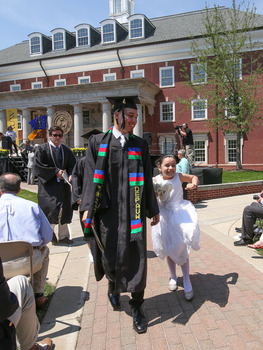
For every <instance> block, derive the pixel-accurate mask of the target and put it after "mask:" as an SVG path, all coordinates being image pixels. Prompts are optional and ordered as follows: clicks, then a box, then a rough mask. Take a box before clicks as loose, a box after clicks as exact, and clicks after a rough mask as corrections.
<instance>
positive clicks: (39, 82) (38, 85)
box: [31, 81, 43, 89]
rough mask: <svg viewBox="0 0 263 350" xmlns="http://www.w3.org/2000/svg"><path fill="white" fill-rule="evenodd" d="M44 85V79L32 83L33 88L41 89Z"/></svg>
mask: <svg viewBox="0 0 263 350" xmlns="http://www.w3.org/2000/svg"><path fill="white" fill-rule="evenodd" d="M42 87H43V82H42V81H37V82H34V83H31V88H32V89H41V88H42Z"/></svg>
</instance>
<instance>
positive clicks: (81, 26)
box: [75, 24, 90, 48]
mask: <svg viewBox="0 0 263 350" xmlns="http://www.w3.org/2000/svg"><path fill="white" fill-rule="evenodd" d="M75 29H76V31H75V34H76V47H79V48H82V47H89V46H90V25H89V24H79V25H77V26H75ZM81 29H87V31H88V36H87V37H88V44H85V45H79V39H80V38H79V34H78V32H79V30H81ZM85 38H86V37H85Z"/></svg>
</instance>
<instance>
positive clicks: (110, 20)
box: [101, 19, 117, 45]
mask: <svg viewBox="0 0 263 350" xmlns="http://www.w3.org/2000/svg"><path fill="white" fill-rule="evenodd" d="M108 24H111V25H113V40H111V41H104V32H103V28H104V27H105V26H106V25H108ZM106 34H107V33H106ZM116 37H117V35H116V21H115V20H114V19H106V20H104V21H102V22H101V43H102V44H104V45H105V44H112V43H116Z"/></svg>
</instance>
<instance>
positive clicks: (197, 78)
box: [191, 63, 206, 84]
mask: <svg viewBox="0 0 263 350" xmlns="http://www.w3.org/2000/svg"><path fill="white" fill-rule="evenodd" d="M191 82H192V83H193V84H203V83H205V82H206V72H205V69H204V67H202V65H201V64H199V63H192V64H191Z"/></svg>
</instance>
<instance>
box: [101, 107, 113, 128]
mask: <svg viewBox="0 0 263 350" xmlns="http://www.w3.org/2000/svg"><path fill="white" fill-rule="evenodd" d="M111 124H112V122H111V105H110V103H109V102H105V103H102V131H103V132H106V131H107V130H108V129H109V128H110V127H111V126H112V125H111Z"/></svg>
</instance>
